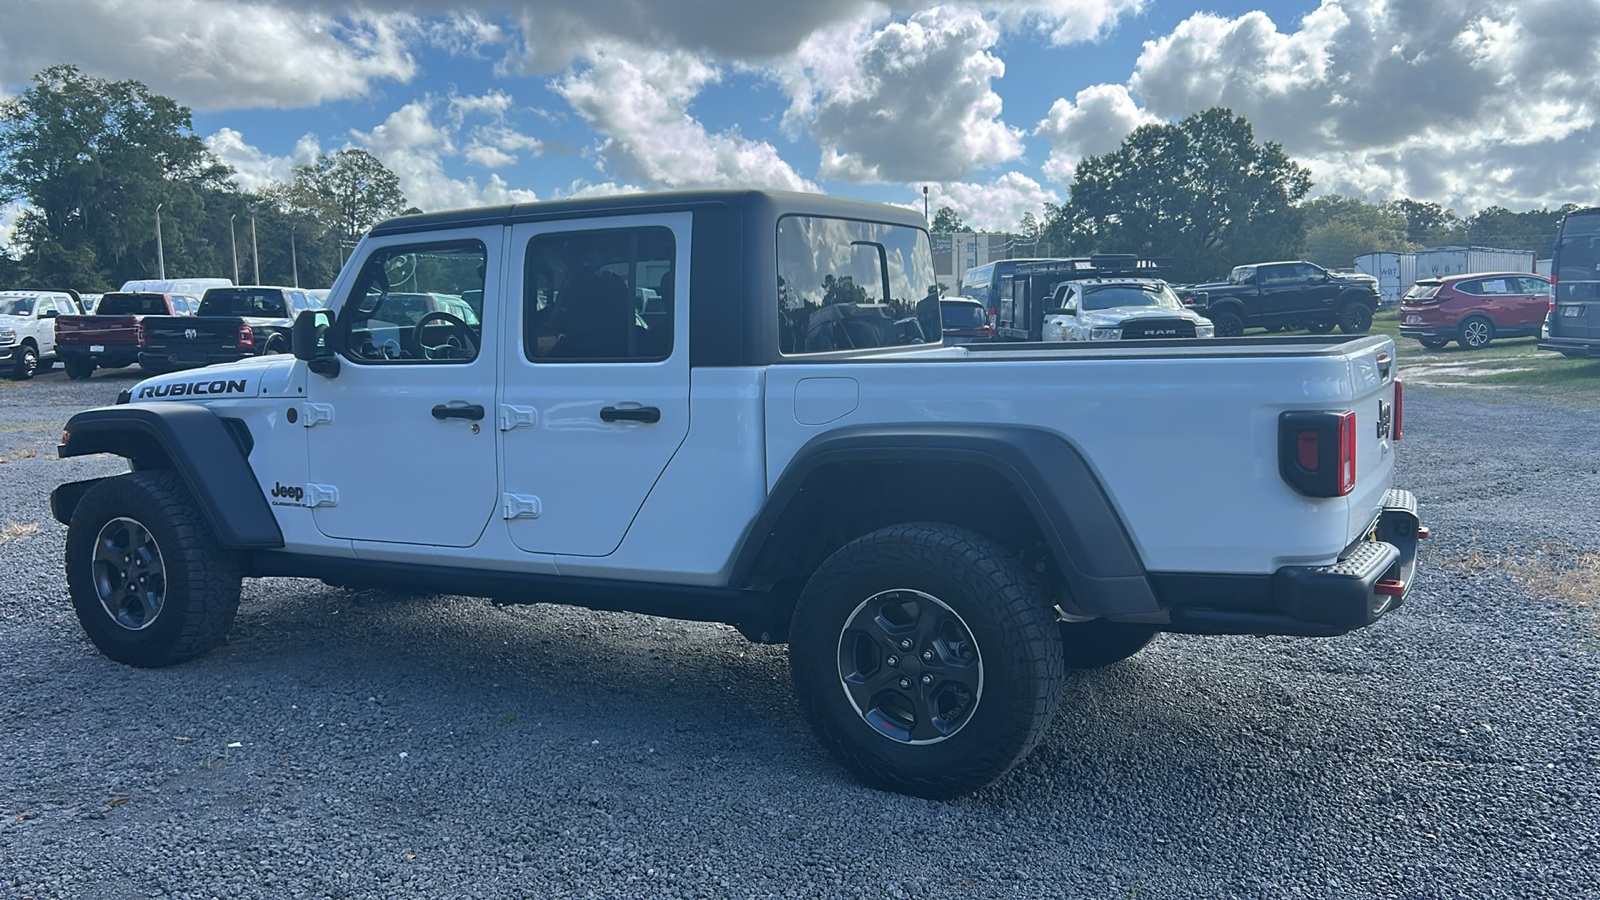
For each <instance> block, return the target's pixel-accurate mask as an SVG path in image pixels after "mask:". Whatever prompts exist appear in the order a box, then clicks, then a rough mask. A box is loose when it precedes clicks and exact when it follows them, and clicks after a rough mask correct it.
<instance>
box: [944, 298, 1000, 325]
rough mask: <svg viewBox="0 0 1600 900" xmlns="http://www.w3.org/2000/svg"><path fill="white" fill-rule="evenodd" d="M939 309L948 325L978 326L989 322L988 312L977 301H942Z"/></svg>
mask: <svg viewBox="0 0 1600 900" xmlns="http://www.w3.org/2000/svg"><path fill="white" fill-rule="evenodd" d="M939 309H940V311H941V312H942V314H943V316H944V324H945V325H946V327H959V328H976V327H978V326H979V325H987V324H988V323H989V316H988V314H987V313H986V312H985V310H984V308H983V307H982V306H981V305H979V304H977V303H941V304H940V305H939Z"/></svg>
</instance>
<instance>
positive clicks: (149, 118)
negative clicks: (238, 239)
mask: <svg viewBox="0 0 1600 900" xmlns="http://www.w3.org/2000/svg"><path fill="white" fill-rule="evenodd" d="M229 175H230V170H229V169H228V168H227V167H226V166H224V165H222V164H221V163H219V162H217V160H216V159H215V158H214V157H212V156H211V154H210V153H208V152H207V151H206V148H205V145H204V144H203V143H201V141H200V138H199V137H197V136H196V135H195V134H194V132H193V125H192V120H191V118H190V114H189V110H188V109H187V108H186V107H183V106H179V105H178V104H177V103H176V102H174V101H173V100H171V99H169V98H167V97H163V96H161V95H159V94H153V93H151V92H150V90H149V89H148V88H146V87H145V86H144V85H143V84H141V83H140V82H138V81H133V80H127V81H107V80H104V79H100V78H91V77H89V76H87V75H84V74H83V73H82V72H80V71H79V70H78V69H77V68H76V67H75V66H70V65H57V66H51V67H50V68H47V69H45V70H44V71H42V72H40V73H38V74H37V75H35V76H34V77H33V81H32V84H31V85H30V86H29V87H28V88H27V89H25V90H24V91H23V92H22V93H21V94H19V95H17V96H16V97H13V98H11V99H9V100H7V101H5V102H4V103H0V201H20V202H22V203H24V204H25V205H26V207H27V208H26V210H25V211H24V212H23V214H22V216H21V217H19V221H18V225H17V235H18V243H19V248H18V249H19V250H20V251H21V264H22V268H23V270H24V272H25V273H26V276H25V280H26V281H27V282H29V283H31V284H34V285H37V286H41V287H43V286H50V287H72V288H76V289H78V290H102V289H105V288H108V287H113V286H115V285H116V284H120V283H121V281H123V280H125V279H127V278H130V277H148V276H149V275H151V274H152V273H153V272H154V271H155V269H156V230H155V211H156V205H157V204H163V205H165V206H167V207H168V209H167V210H164V211H166V212H168V216H164V217H163V218H164V219H166V221H164V223H163V225H164V229H163V234H164V235H165V234H166V230H165V228H166V227H167V226H170V227H172V228H173V234H174V236H177V235H178V233H180V232H181V231H182V230H183V229H184V228H190V229H193V228H197V227H198V226H199V216H198V215H195V213H196V212H197V211H198V210H199V209H200V208H201V207H203V197H202V194H203V193H204V192H205V191H206V190H208V189H220V188H222V187H224V186H225V185H226V182H227V178H228V176H229ZM183 209H187V210H189V212H190V215H189V216H187V217H184V216H181V215H180V216H177V217H172V216H171V213H174V212H180V211H181V210H183ZM185 218H186V219H187V221H186V222H185V221H183V220H184V219H185Z"/></svg>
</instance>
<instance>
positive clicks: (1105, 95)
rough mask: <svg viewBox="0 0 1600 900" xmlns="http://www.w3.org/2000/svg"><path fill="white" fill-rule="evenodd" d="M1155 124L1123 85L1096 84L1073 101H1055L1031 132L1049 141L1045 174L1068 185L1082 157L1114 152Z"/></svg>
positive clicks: (1082, 91) (1154, 119)
mask: <svg viewBox="0 0 1600 900" xmlns="http://www.w3.org/2000/svg"><path fill="white" fill-rule="evenodd" d="M1154 121H1156V117H1155V116H1153V115H1151V114H1149V113H1148V112H1145V111H1144V110H1142V109H1140V108H1139V105H1138V104H1137V103H1136V102H1134V99H1133V97H1132V95H1130V94H1129V93H1128V88H1127V87H1126V86H1125V85H1120V84H1097V85H1093V86H1091V87H1086V88H1084V89H1083V90H1081V91H1079V92H1078V94H1077V96H1076V97H1075V98H1074V99H1073V100H1066V99H1060V100H1057V101H1056V102H1055V104H1054V105H1052V106H1051V107H1050V114H1049V115H1048V116H1046V117H1045V119H1044V121H1042V122H1040V123H1039V127H1038V128H1037V129H1036V130H1035V131H1034V134H1038V135H1043V136H1044V137H1047V138H1049V139H1050V158H1049V160H1047V161H1046V162H1045V164H1044V174H1045V175H1047V176H1049V177H1050V178H1052V179H1054V180H1055V181H1057V182H1059V183H1061V184H1068V183H1070V182H1071V181H1072V173H1073V171H1074V170H1075V169H1076V168H1077V167H1078V163H1079V162H1081V161H1082V160H1083V158H1084V157H1086V156H1098V155H1100V154H1102V153H1109V152H1110V151H1112V150H1115V149H1117V146H1118V145H1119V144H1121V143H1122V139H1123V138H1125V137H1127V136H1128V135H1129V134H1130V133H1132V131H1133V130H1134V129H1135V128H1138V127H1139V126H1140V125H1143V124H1145V123H1147V122H1154Z"/></svg>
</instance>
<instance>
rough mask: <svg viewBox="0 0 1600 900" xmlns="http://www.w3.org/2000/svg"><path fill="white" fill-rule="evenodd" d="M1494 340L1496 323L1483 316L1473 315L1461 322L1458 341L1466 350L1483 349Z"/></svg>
mask: <svg viewBox="0 0 1600 900" xmlns="http://www.w3.org/2000/svg"><path fill="white" fill-rule="evenodd" d="M1492 340H1494V323H1493V322H1491V321H1489V320H1488V319H1486V318H1484V317H1483V316H1473V317H1471V318H1469V319H1467V320H1466V321H1465V322H1462V323H1461V329H1460V332H1459V334H1458V336H1457V337H1456V343H1458V344H1460V345H1461V347H1462V349H1464V350H1482V349H1483V348H1484V347H1487V346H1489V342H1490V341H1492Z"/></svg>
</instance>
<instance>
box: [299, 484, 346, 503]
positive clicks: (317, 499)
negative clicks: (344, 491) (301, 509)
mask: <svg viewBox="0 0 1600 900" xmlns="http://www.w3.org/2000/svg"><path fill="white" fill-rule="evenodd" d="M305 503H306V506H308V507H310V508H312V509H315V508H317V507H319V506H338V505H339V489H338V488H336V487H334V486H333V485H331V484H308V485H306V500H305Z"/></svg>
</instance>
